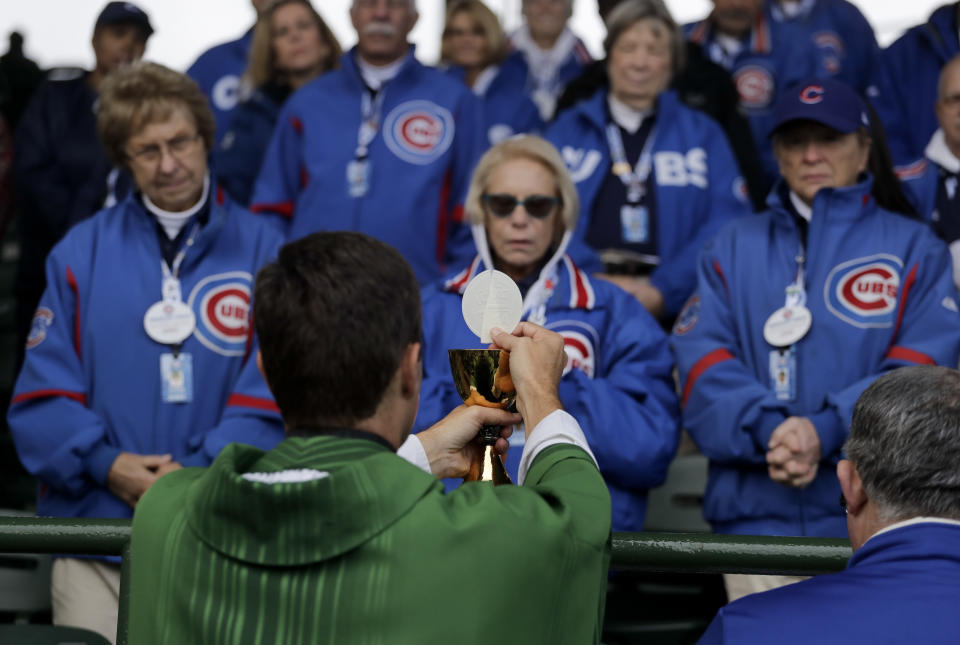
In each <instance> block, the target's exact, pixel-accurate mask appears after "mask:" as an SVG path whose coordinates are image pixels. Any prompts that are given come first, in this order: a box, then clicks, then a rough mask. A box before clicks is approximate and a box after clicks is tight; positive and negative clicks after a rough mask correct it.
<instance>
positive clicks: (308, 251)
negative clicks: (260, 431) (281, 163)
mask: <svg viewBox="0 0 960 645" xmlns="http://www.w3.org/2000/svg"><path fill="white" fill-rule="evenodd" d="M253 303H254V304H253V320H254V325H255V327H256V332H257V336H258V339H259V342H260V354H261V356H262V360H263V368H264V373H265V376H266V379H267V383H268V384H269V386H270V389H271V391H272V392H273V396H274V398H275V399H276V401H277V405H278V406H279V408H280V412H281V414H282V415H283V420H284V423H285V424H286V426H287V428H301V429H310V428H319V427H351V426H352V425H353V424H355V423H356V422H358V421H361V420H363V419H366V418H368V417H371V416H373V414H374V412H375V411H376V409H377V406H378V405H379V404H380V401H381V399H382V398H383V395H384V393H385V392H386V390H387V386H388V385H389V383H390V381H391V379H392V378H393V376H394V373H395V372H396V371H397V368H398V367H399V365H400V359H401V357H402V355H403V352H404V350H405V349H406V348H407V347H408V346H409V345H410V344H411V343H416V342H420V339H421V333H422V332H421V315H420V291H419V287H418V285H417V280H416V277H415V276H414V274H413V270H412V269H411V268H410V265H409V264H407V262H406V260H404V259H403V257H402V256H401V255H400V253H398V252H397V251H396V249H394V248H393V247H391V246H388V245H387V244H384V243H383V242H380V241H378V240H375V239H373V238H372V237H369V236H366V235H362V234H360V233H351V232H325V233H314V234H313V235H309V236H307V237H305V238H303V239H300V240H297V241H295V242H291V243H289V244H287V245H285V246H284V247H283V248H282V249H280V253H279V256H278V258H277V260H276V261H275V262H272V263H270V264H268V265H266V266H264V267H263V268H262V269H261V270H260V272H259V273H258V274H257V281H256V286H255V287H254V298H253Z"/></svg>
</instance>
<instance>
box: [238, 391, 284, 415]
mask: <svg viewBox="0 0 960 645" xmlns="http://www.w3.org/2000/svg"><path fill="white" fill-rule="evenodd" d="M227 405H228V406H234V407H241V408H254V409H257V410H267V411H268V412H276V413H277V414H280V408H278V407H277V404H276V403H275V402H274V401H273V400H271V399H264V398H261V397H259V396H249V395H247V394H231V395H230V398H228V399H227Z"/></svg>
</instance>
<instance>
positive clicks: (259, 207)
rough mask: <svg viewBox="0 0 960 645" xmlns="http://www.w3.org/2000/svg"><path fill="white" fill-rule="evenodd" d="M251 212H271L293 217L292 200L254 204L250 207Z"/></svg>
mask: <svg viewBox="0 0 960 645" xmlns="http://www.w3.org/2000/svg"><path fill="white" fill-rule="evenodd" d="M250 212H251V213H273V214H274V215H282V216H283V217H293V202H279V203H276V204H254V205H253V206H251V207H250Z"/></svg>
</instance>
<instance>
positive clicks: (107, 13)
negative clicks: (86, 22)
mask: <svg viewBox="0 0 960 645" xmlns="http://www.w3.org/2000/svg"><path fill="white" fill-rule="evenodd" d="M104 25H136V26H137V27H139V28H140V29H141V30H143V37H144V38H149V37H150V34H152V33H153V27H151V26H150V19H149V18H148V17H147V14H146V12H144V10H143V9H141V8H140V7H138V6H137V5H135V4H133V3H132V2H108V3H107V6H106V7H104V8H103V11H101V12H100V15H99V16H97V23H96V24H95V25H94V27H93V28H94V29H99V28H100V27H102V26H104Z"/></svg>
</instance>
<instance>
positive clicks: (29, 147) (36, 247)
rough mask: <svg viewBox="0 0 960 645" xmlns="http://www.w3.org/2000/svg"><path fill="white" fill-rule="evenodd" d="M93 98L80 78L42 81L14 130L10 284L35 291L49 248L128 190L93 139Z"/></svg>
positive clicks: (82, 76) (41, 280)
mask: <svg viewBox="0 0 960 645" xmlns="http://www.w3.org/2000/svg"><path fill="white" fill-rule="evenodd" d="M97 99H98V95H97V92H96V91H95V90H94V89H93V88H92V87H91V86H90V84H89V83H87V74H86V73H83V72H80V71H77V72H76V73H75V74H74V75H73V76H72V77H69V78H67V79H65V80H48V81H45V82H44V83H43V84H41V85H40V87H39V88H38V89H37V91H36V93H35V94H34V95H33V98H32V99H31V100H30V103H29V104H28V106H27V109H26V110H25V111H24V112H23V116H22V118H21V120H20V124H19V126H18V128H17V131H16V139H15V141H14V149H15V150H16V154H15V155H14V159H13V173H14V175H13V176H14V190H15V191H16V199H17V203H18V209H19V222H18V227H19V234H20V237H21V241H22V242H21V247H20V267H19V275H18V278H17V279H18V281H19V282H20V284H21V286H27V285H29V286H31V287H33V288H36V289H39V290H42V289H43V284H44V262H45V260H46V257H47V254H48V253H49V252H50V249H52V248H53V246H54V244H56V243H57V242H58V241H59V240H60V238H62V237H63V236H64V234H65V233H66V232H67V231H68V230H69V229H70V227H71V226H73V225H74V224H76V223H77V222H79V221H81V220H84V219H86V218H88V217H90V216H91V215H93V214H94V213H96V212H97V211H98V210H100V209H101V208H102V207H103V205H104V202H105V200H106V199H107V197H108V195H110V196H112V197H114V198H115V199H122V198H123V196H125V195H126V193H127V192H129V187H130V182H129V180H128V179H127V175H126V174H125V173H118V174H115V175H114V177H115V178H116V180H117V181H116V183H115V184H114V185H113V187H112V189H111V185H110V183H109V182H108V179H109V178H110V177H111V170H112V169H113V165H112V164H111V163H110V160H109V159H108V158H107V153H106V152H105V151H104V149H103V146H102V145H101V144H100V140H99V139H98V138H97V113H96V105H97Z"/></svg>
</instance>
